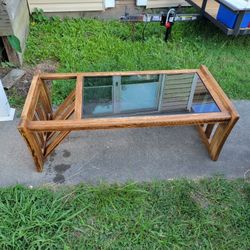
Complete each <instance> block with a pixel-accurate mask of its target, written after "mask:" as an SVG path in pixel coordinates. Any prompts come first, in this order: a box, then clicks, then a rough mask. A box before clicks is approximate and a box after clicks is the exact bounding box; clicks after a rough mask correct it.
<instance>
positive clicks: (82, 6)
mask: <svg viewBox="0 0 250 250" xmlns="http://www.w3.org/2000/svg"><path fill="white" fill-rule="evenodd" d="M28 3H29V8H30V12H32V11H34V9H35V8H38V9H43V11H44V12H70V11H102V10H104V1H103V0H72V1H69V0H28Z"/></svg>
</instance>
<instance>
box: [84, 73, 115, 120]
mask: <svg viewBox="0 0 250 250" xmlns="http://www.w3.org/2000/svg"><path fill="white" fill-rule="evenodd" d="M112 89H113V86H112V77H85V78H84V89H83V113H84V115H87V116H88V115H93V116H94V115H99V114H112V112H113V100H112V99H113V98H112V92H113V91H112Z"/></svg>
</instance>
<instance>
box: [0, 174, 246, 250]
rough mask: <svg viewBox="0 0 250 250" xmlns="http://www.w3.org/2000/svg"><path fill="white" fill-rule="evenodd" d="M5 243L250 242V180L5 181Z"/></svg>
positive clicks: (0, 199)
mask: <svg viewBox="0 0 250 250" xmlns="http://www.w3.org/2000/svg"><path fill="white" fill-rule="evenodd" d="M0 218H1V223H0V249H220V250H221V249H249V247H250V184H249V183H247V182H244V181H241V180H237V181H229V180H225V179H222V178H213V179H205V180H201V181H199V182H198V181H197V182H194V181H187V180H175V181H162V182H153V183H144V184H133V183H130V184H126V185H120V186H119V185H99V186H91V185H79V186H76V187H71V188H69V187H68V188H66V187H64V188H58V189H57V190H56V191H52V190H49V189H48V188H47V189H46V188H35V189H28V188H25V187H22V186H16V187H12V188H4V189H3V188H2V189H0Z"/></svg>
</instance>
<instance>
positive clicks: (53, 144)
mask: <svg viewBox="0 0 250 250" xmlns="http://www.w3.org/2000/svg"><path fill="white" fill-rule="evenodd" d="M69 133H70V131H62V132H60V133H59V134H58V135H57V136H56V138H54V140H53V141H52V142H51V143H50V144H49V145H48V146H47V147H46V150H45V157H47V156H48V155H50V154H51V153H52V152H53V150H54V149H55V148H56V147H57V146H58V145H59V144H60V142H61V141H62V140H63V139H64V138H65V137H66V136H67V135H68V134H69Z"/></svg>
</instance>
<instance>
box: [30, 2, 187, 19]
mask: <svg viewBox="0 0 250 250" xmlns="http://www.w3.org/2000/svg"><path fill="white" fill-rule="evenodd" d="M110 2H112V4H111V5H114V6H115V7H114V8H105V5H106V4H107V3H108V4H109V3H110ZM28 3H29V8H30V12H32V11H34V9H35V8H38V9H43V11H44V12H45V14H46V15H48V16H54V15H57V16H61V17H65V16H67V17H98V18H103V19H111V18H118V17H119V16H121V15H124V12H125V8H126V9H127V11H128V12H129V14H132V15H134V14H141V13H142V12H145V8H147V9H151V11H156V9H159V8H166V7H174V6H178V5H183V6H187V5H188V4H187V3H186V2H185V1H184V0H143V1H142V0H93V1H91V0H72V1H70V0H28ZM147 12H148V11H147ZM158 12H159V11H158Z"/></svg>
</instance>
